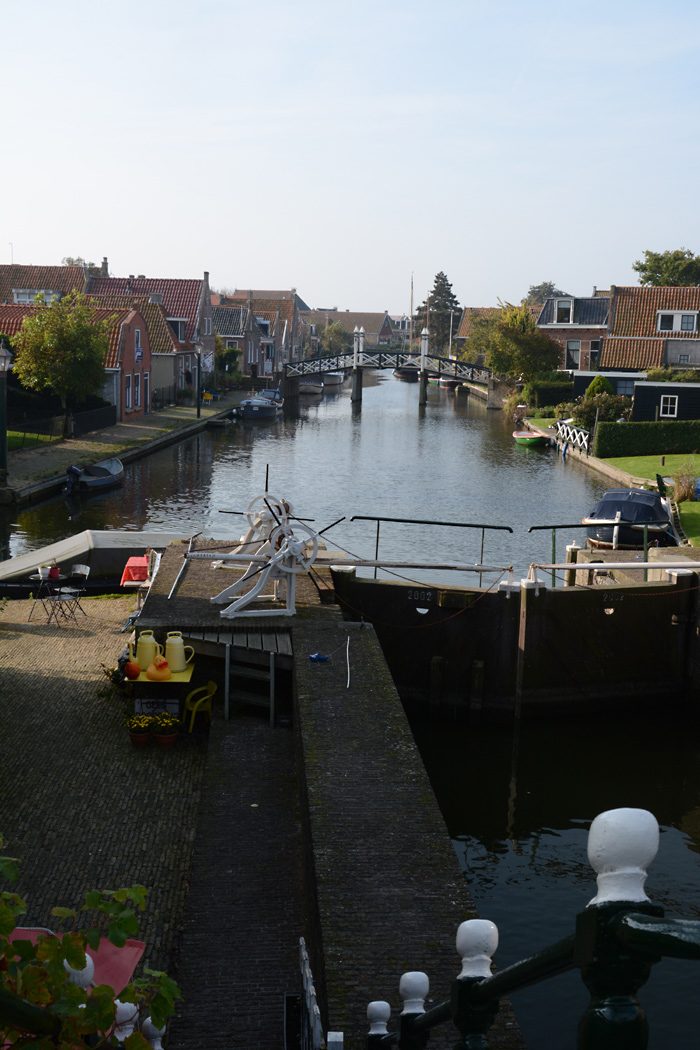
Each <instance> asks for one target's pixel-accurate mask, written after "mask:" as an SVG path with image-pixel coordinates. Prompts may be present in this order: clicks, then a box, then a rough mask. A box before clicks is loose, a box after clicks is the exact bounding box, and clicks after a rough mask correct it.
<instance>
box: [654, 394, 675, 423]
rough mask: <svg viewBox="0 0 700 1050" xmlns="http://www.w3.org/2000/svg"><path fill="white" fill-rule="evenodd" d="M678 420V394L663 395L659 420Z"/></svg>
mask: <svg viewBox="0 0 700 1050" xmlns="http://www.w3.org/2000/svg"><path fill="white" fill-rule="evenodd" d="M677 418H678V395H677V394H662V395H661V403H660V405H659V419H677Z"/></svg>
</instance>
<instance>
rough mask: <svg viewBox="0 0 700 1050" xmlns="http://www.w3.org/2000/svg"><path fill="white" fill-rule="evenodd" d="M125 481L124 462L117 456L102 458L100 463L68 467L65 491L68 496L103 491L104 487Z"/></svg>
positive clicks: (107, 487)
mask: <svg viewBox="0 0 700 1050" xmlns="http://www.w3.org/2000/svg"><path fill="white" fill-rule="evenodd" d="M123 482H124V464H123V463H122V461H121V460H120V459H117V458H116V456H115V457H113V458H112V459H101V460H100V461H99V463H91V464H90V466H88V467H76V466H75V465H73V466H71V467H68V468H67V469H66V484H65V487H64V490H63V491H64V492H65V493H66V495H68V496H72V495H75V494H77V493H81V494H89V493H91V492H103V491H104V489H109V488H113V487H115V486H117V485H121V484H123Z"/></svg>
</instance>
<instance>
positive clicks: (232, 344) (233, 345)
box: [226, 339, 238, 350]
mask: <svg viewBox="0 0 700 1050" xmlns="http://www.w3.org/2000/svg"><path fill="white" fill-rule="evenodd" d="M226 349H227V350H238V340H237V339H227V340H226Z"/></svg>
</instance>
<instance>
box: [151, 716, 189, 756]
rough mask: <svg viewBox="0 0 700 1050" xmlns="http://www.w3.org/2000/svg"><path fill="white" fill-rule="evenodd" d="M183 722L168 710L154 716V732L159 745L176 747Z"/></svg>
mask: <svg viewBox="0 0 700 1050" xmlns="http://www.w3.org/2000/svg"><path fill="white" fill-rule="evenodd" d="M181 725H182V722H181V721H180V719H179V718H177V717H176V716H175V715H171V714H169V713H168V712H167V711H161V712H160V714H157V715H154V716H153V733H154V735H155V738H156V744H157V745H158V747H174V746H175V741H176V740H177V734H178V732H179V730H180V726H181Z"/></svg>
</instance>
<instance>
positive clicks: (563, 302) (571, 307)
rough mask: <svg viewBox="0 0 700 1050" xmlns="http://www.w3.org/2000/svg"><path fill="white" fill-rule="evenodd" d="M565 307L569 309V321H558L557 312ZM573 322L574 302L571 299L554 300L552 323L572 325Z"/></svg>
mask: <svg viewBox="0 0 700 1050" xmlns="http://www.w3.org/2000/svg"><path fill="white" fill-rule="evenodd" d="M565 306H567V307H568V308H569V319H568V321H560V320H559V311H560V310H561V309H562V308H563V307H565ZM573 321H574V300H573V299H555V301H554V323H555V324H573Z"/></svg>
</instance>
